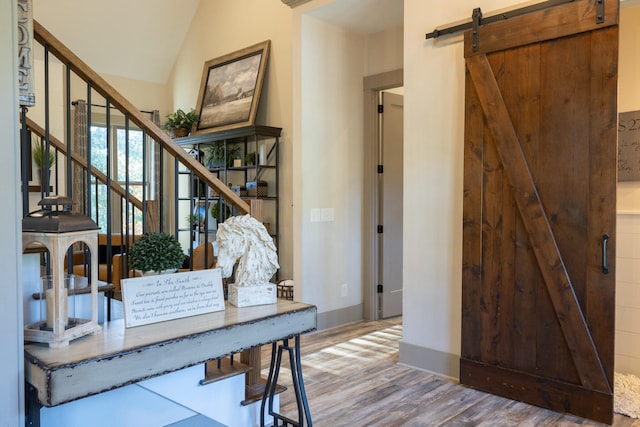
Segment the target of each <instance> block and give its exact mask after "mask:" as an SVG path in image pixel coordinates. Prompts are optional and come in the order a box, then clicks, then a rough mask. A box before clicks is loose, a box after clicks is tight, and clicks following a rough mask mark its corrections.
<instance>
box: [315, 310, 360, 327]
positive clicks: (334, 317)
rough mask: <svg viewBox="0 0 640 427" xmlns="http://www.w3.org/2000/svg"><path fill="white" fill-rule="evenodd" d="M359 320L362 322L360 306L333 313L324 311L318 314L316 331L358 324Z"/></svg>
mask: <svg viewBox="0 0 640 427" xmlns="http://www.w3.org/2000/svg"><path fill="white" fill-rule="evenodd" d="M360 320H362V304H358V305H352V306H350V307H345V308H341V309H338V310H333V311H325V312H324V313H318V316H317V325H318V326H317V330H318V331H321V330H323V329H329V328H335V327H336V326H340V325H346V324H347V323H352V322H358V321H360Z"/></svg>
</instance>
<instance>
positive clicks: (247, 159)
mask: <svg viewBox="0 0 640 427" xmlns="http://www.w3.org/2000/svg"><path fill="white" fill-rule="evenodd" d="M255 162H256V152H255V151H252V152H251V153H247V155H246V156H244V163H245V164H246V165H247V166H249V165H250V166H253V165H255Z"/></svg>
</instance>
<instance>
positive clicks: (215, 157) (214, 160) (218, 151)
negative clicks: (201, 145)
mask: <svg viewBox="0 0 640 427" xmlns="http://www.w3.org/2000/svg"><path fill="white" fill-rule="evenodd" d="M239 154H240V147H239V146H238V145H235V144H227V150H226V156H227V163H226V166H227V167H231V166H233V159H235V158H238V155H239ZM224 159H225V145H224V142H217V143H215V144H211V145H210V146H209V147H207V148H206V149H205V152H204V164H205V165H207V167H209V168H221V167H224V166H225V160H224Z"/></svg>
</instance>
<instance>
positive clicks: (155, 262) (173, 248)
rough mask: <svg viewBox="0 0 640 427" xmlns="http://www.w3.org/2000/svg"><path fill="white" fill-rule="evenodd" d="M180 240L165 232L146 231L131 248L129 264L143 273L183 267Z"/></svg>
mask: <svg viewBox="0 0 640 427" xmlns="http://www.w3.org/2000/svg"><path fill="white" fill-rule="evenodd" d="M184 257H185V255H184V253H183V252H182V246H180V242H178V240H177V239H176V238H175V237H174V236H173V235H171V234H167V233H164V232H154V233H144V234H143V235H142V236H141V237H140V238H139V239H138V240H136V241H135V242H134V243H133V245H131V249H130V250H129V256H128V258H129V266H130V267H131V268H133V269H134V270H138V271H141V272H143V274H153V273H152V272H155V273H156V274H157V273H167V272H173V271H176V270H177V269H178V268H180V267H182V264H183V262H184Z"/></svg>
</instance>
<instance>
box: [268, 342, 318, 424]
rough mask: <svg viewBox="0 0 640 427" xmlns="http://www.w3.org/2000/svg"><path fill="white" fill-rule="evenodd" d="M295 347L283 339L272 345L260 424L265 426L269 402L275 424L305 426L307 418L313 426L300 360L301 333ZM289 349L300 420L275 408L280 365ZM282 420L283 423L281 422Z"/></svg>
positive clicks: (308, 422) (270, 412)
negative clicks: (265, 415)
mask: <svg viewBox="0 0 640 427" xmlns="http://www.w3.org/2000/svg"><path fill="white" fill-rule="evenodd" d="M294 341H295V344H294V347H291V346H289V340H288V339H284V340H282V344H280V345H278V342H277V341H276V342H274V343H273V344H272V345H271V363H270V365H269V375H268V376H267V383H266V385H265V388H264V394H263V396H262V404H261V406H260V426H261V427H264V410H265V406H266V405H267V401H268V402H269V403H268V408H269V415H271V416H272V417H273V426H274V427H277V426H288V425H291V426H295V427H303V426H304V420H305V419H306V420H307V426H309V427H312V425H313V424H312V421H311V411H310V410H309V403H308V401H307V394H306V392H305V389H304V380H303V378H302V363H301V361H300V335H296V336H295V338H294ZM285 350H286V351H287V352H288V354H289V366H290V368H291V379H292V382H293V390H294V394H295V396H296V404H297V406H298V421H295V420H293V419H291V418H289V417H286V416H284V415H282V414H280V413H278V412H275V411H274V410H273V396H274V395H275V390H276V384H277V383H278V375H279V374H280V365H281V363H282V352H283V351H285ZM280 422H282V424H280Z"/></svg>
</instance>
